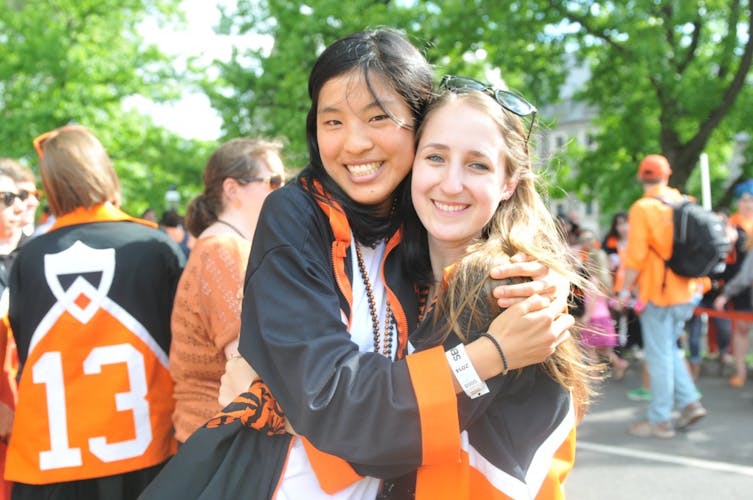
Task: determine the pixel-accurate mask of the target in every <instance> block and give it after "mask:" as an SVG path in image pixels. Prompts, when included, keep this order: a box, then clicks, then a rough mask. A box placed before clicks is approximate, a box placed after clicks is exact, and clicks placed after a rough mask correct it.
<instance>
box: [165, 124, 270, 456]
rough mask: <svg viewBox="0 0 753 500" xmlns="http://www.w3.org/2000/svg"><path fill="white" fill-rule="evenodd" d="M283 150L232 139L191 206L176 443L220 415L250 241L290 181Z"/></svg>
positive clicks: (178, 349) (176, 337)
mask: <svg viewBox="0 0 753 500" xmlns="http://www.w3.org/2000/svg"><path fill="white" fill-rule="evenodd" d="M280 147H281V146H280V144H278V143H276V142H271V141H265V140H254V139H233V140H231V141H229V142H226V143H225V144H223V145H222V146H220V148H219V149H218V150H217V151H215V152H214V153H213V154H212V156H211V157H210V158H209V161H208V162H207V166H206V168H205V170H204V192H203V193H201V194H200V195H199V196H197V197H196V198H195V199H194V200H193V201H192V202H191V203H190V204H189V206H188V209H187V213H186V221H187V227H188V230H189V231H190V232H191V234H193V235H194V236H195V237H196V238H197V240H196V244H195V245H194V247H193V249H192V251H191V256H190V258H189V259H188V263H187V265H186V269H185V271H184V273H183V275H182V276H181V279H180V283H179V284H178V290H177V293H176V296H175V304H174V306H173V313H172V322H171V328H172V344H171V345H170V373H171V374H172V376H173V380H174V382H175V412H174V413H173V423H174V424H175V437H176V438H177V439H178V441H180V442H184V441H185V440H186V439H188V436H190V435H191V434H192V433H193V431H194V430H196V429H197V428H198V427H200V426H201V425H203V424H204V422H206V421H207V420H208V419H209V418H210V417H212V415H214V414H215V413H216V412H217V411H219V410H220V409H221V406H220V404H219V403H218V402H217V395H218V392H219V387H220V377H221V376H222V374H223V373H224V371H225V362H226V361H227V359H228V358H230V357H232V356H234V355H237V345H238V334H239V332H240V313H241V299H242V290H243V280H244V277H245V274H246V264H247V263H248V255H249V252H250V250H251V239H252V237H253V234H254V231H255V229H256V221H257V219H258V218H259V211H260V210H261V206H262V203H263V202H264V199H265V198H266V197H267V195H268V194H269V193H270V192H271V191H273V190H274V189H277V188H278V187H280V186H281V185H282V184H283V181H284V167H283V164H282V161H281V160H280V156H279V151H280Z"/></svg>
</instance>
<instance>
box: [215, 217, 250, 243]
mask: <svg viewBox="0 0 753 500" xmlns="http://www.w3.org/2000/svg"><path fill="white" fill-rule="evenodd" d="M217 222H219V223H220V224H224V225H226V226H227V227H229V228H230V229H232V230H233V231H235V232H236V233H238V236H240V237H241V238H243V239H244V240H245V239H247V238H246V237H245V236H243V233H241V231H240V229H238V228H237V227H235V226H234V225H232V224H230V223H229V222H228V221H226V220H222V219H217Z"/></svg>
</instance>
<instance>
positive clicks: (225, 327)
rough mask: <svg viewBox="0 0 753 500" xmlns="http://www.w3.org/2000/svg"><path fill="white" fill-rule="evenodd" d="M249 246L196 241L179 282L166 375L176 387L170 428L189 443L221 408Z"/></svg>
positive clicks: (226, 239)
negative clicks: (222, 383) (227, 349)
mask: <svg viewBox="0 0 753 500" xmlns="http://www.w3.org/2000/svg"><path fill="white" fill-rule="evenodd" d="M250 251H251V243H250V242H248V241H247V240H245V239H243V238H241V237H239V236H235V235H231V234H226V235H218V236H207V237H204V238H199V239H198V240H197V241H196V244H195V245H194V247H193V249H192V250H191V256H190V257H189V259H188V263H187V264H186V268H185V270H184V271H183V274H182V275H181V278H180V282H179V283H178V290H177V291H176V294H175V304H174V305H173V314H172V320H171V330H172V343H171V345H170V373H171V374H172V377H173V380H174V382H175V388H174V392H173V394H174V396H175V412H174V413H173V423H174V425H175V437H176V439H178V441H181V442H183V441H185V440H186V439H188V436H190V435H191V434H192V433H193V431H195V430H196V429H198V428H199V427H201V426H202V425H204V423H205V422H206V421H207V420H209V419H210V418H211V417H213V416H214V415H215V414H216V413H217V412H218V411H220V410H221V409H222V407H221V406H220V404H219V403H218V402H217V395H218V393H219V390H220V377H221V376H222V374H223V373H224V372H225V361H226V359H227V358H226V356H225V352H224V349H225V346H227V345H228V344H229V343H230V342H231V341H232V340H234V339H237V338H238V334H239V333H240V315H241V300H242V297H243V281H244V279H245V276H246V265H247V263H248V255H249V253H250Z"/></svg>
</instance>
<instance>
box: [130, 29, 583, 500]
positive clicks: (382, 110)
mask: <svg viewBox="0 0 753 500" xmlns="http://www.w3.org/2000/svg"><path fill="white" fill-rule="evenodd" d="M309 95H310V97H311V108H310V110H309V114H308V117H307V138H308V145H309V153H310V154H309V157H310V163H309V165H308V166H307V168H305V169H304V170H303V172H302V173H301V174H300V175H299V177H298V178H297V179H295V181H293V182H290V183H288V184H286V186H285V187H283V188H282V189H278V190H276V191H275V192H273V193H271V194H270V195H269V196H268V197H267V199H266V200H265V202H264V206H263V207H262V213H261V215H260V218H259V223H258V224H257V228H256V233H255V235H254V240H253V247H252V251H251V256H250V259H249V267H248V271H247V276H246V285H245V290H244V300H243V308H242V318H241V336H240V344H239V351H240V353H241V354H242V355H243V357H244V358H245V359H246V360H248V361H250V362H251V364H252V365H253V366H254V367H255V368H256V369H257V370H258V372H259V374H260V375H261V377H262V379H263V380H264V382H260V381H255V382H254V384H253V385H252V387H251V388H250V391H249V392H248V393H247V394H244V395H241V396H239V398H237V400H236V401H234V402H233V403H231V405H229V406H228V407H227V408H226V409H225V410H224V411H223V412H222V413H221V414H220V415H218V416H217V417H216V418H213V419H212V420H210V421H209V422H208V423H207V424H206V425H205V426H204V427H202V428H201V429H199V430H197V431H196V432H195V433H194V434H193V435H192V436H191V437H190V438H189V439H188V441H186V443H185V444H184V445H183V446H182V447H181V449H180V451H179V452H178V454H177V455H176V456H175V457H174V458H173V459H172V460H171V461H170V463H168V465H167V466H166V468H165V469H163V471H162V472H161V474H160V475H159V476H158V477H157V479H156V480H155V482H153V483H152V484H151V485H150V486H149V488H148V489H147V490H146V491H145V493H144V495H143V498H144V499H147V498H188V497H190V498H207V499H209V498H236V497H237V498H240V497H253V498H270V497H277V498H302V497H304V496H305V497H306V498H320V497H327V496H328V495H329V496H332V495H335V496H336V497H338V498H376V497H377V495H383V494H387V493H389V492H390V491H391V490H392V485H391V483H390V481H382V479H383V478H394V477H396V476H399V475H401V474H403V473H404V472H406V471H407V470H410V469H415V468H417V467H418V466H420V465H422V464H426V465H433V464H440V463H446V462H447V461H448V460H453V459H459V457H460V453H461V438H460V424H459V416H458V393H460V392H462V388H461V385H460V383H459V382H458V381H457V380H456V379H455V377H454V375H453V369H452V367H451V365H450V362H449V361H448V358H447V355H446V354H445V349H444V348H443V347H441V346H437V347H435V348H433V349H427V350H425V351H422V352H420V353H414V354H410V353H409V347H408V335H409V334H410V332H412V331H413V330H414V329H415V328H416V326H417V325H418V322H419V317H420V313H421V312H422V310H423V309H424V307H423V306H425V301H426V298H427V294H426V290H424V291H423V293H418V294H417V293H416V283H415V282H413V281H412V280H410V279H408V278H407V277H406V275H407V273H406V264H407V263H406V261H405V260H404V259H403V255H402V254H401V253H400V252H398V249H399V248H400V245H401V241H402V238H403V230H402V228H401V225H402V220H403V217H402V216H403V214H402V207H401V205H400V203H399V199H400V196H401V194H402V193H403V192H404V190H405V189H406V187H407V185H408V182H407V175H408V173H409V171H410V169H411V166H412V163H413V158H414V154H415V144H414V130H415V127H416V126H418V123H419V121H420V118H421V116H422V115H423V113H424V111H425V107H426V105H427V104H428V103H429V101H430V99H431V98H432V96H433V76H432V71H431V68H430V66H429V64H428V63H427V61H426V60H425V59H424V58H423V56H422V55H421V54H420V52H419V51H418V50H417V49H416V48H415V47H413V46H412V45H411V44H410V42H408V41H407V40H406V39H405V38H404V37H403V36H401V35H400V34H398V33H396V32H395V31H393V30H390V29H377V30H372V31H365V32H359V33H354V34H352V35H349V36H346V37H344V38H342V39H340V40H338V41H337V42H335V43H333V44H332V45H330V46H329V47H328V48H327V49H325V50H324V52H323V53H322V54H321V55H320V57H319V59H318V60H317V62H316V63H315V65H314V68H313V70H312V72H311V75H310V78H309ZM505 274H506V275H507V276H511V275H512V276H518V275H524V276H529V277H534V278H536V279H534V280H533V281H529V282H526V283H521V284H517V285H510V286H508V287H507V288H505V289H504V290H500V291H497V292H495V293H497V294H498V295H503V296H504V297H502V298H503V299H505V300H503V304H504V303H506V302H507V301H509V300H510V297H515V296H518V297H519V296H521V295H522V296H526V297H528V298H526V299H524V300H522V301H521V300H517V301H516V303H515V304H513V305H512V306H510V307H508V308H507V309H506V310H505V311H504V312H503V313H501V314H500V315H499V316H498V317H497V318H496V319H495V320H494V321H493V322H492V324H491V325H490V328H489V331H490V332H491V334H492V335H493V336H494V337H495V339H497V341H498V342H499V343H500V345H501V346H502V348H503V349H504V350H505V353H506V360H507V366H508V368H511V369H516V368H521V367H523V366H527V365H530V364H536V363H539V362H541V361H543V360H544V359H546V358H547V357H548V356H549V355H551V354H552V352H553V351H554V349H555V347H556V346H557V345H558V344H559V343H561V342H562V341H564V340H565V339H566V338H567V337H568V328H570V327H571V326H572V325H573V321H574V320H573V318H572V316H570V315H568V314H563V310H564V308H565V304H566V301H567V295H568V290H569V283H568V282H567V280H563V279H561V276H560V275H556V277H557V279H553V275H554V274H555V273H550V272H549V268H548V267H547V266H546V265H544V264H541V263H538V262H534V261H528V260H523V261H518V262H514V263H513V264H511V265H508V266H504V271H501V270H500V272H499V273H495V277H505V276H504V275H505ZM554 282H556V285H555V284H554ZM534 292H539V293H534ZM550 295H551V296H553V298H552V297H550ZM529 296H530V297H529ZM465 350H466V352H467V354H468V359H469V363H472V364H473V366H474V367H475V369H476V371H477V372H478V375H479V378H480V380H486V379H489V378H492V377H493V376H495V375H498V374H500V373H501V372H502V371H503V370H504V366H505V365H504V363H503V361H502V359H501V358H500V356H499V354H498V351H497V350H496V347H495V345H494V344H493V343H492V342H491V341H490V340H489V339H487V338H481V339H476V340H475V341H473V342H471V343H469V344H468V346H466V348H465ZM265 384H267V385H265ZM270 393H271V394H274V398H272V397H271V395H270ZM280 407H282V408H284V409H285V417H287V419H288V420H289V422H290V423H291V424H292V425H293V427H294V428H295V429H296V431H297V432H298V435H296V436H291V435H290V434H286V433H284V421H285V418H282V413H281V412H280V410H279V409H280ZM257 424H258V425H257ZM343 459H344V460H343Z"/></svg>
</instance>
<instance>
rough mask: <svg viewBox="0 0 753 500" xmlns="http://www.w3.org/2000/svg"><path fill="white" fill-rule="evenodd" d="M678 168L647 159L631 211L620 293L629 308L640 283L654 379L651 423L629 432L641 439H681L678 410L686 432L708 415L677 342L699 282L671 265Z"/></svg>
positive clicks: (657, 158)
mask: <svg viewBox="0 0 753 500" xmlns="http://www.w3.org/2000/svg"><path fill="white" fill-rule="evenodd" d="M671 175H672V168H671V167H670V165H669V161H668V160H667V158H666V157H664V156H662V155H658V154H650V155H648V156H646V157H645V158H644V159H643V160H642V161H641V162H640V164H639V166H638V181H639V182H640V183H641V185H642V186H643V197H642V198H640V199H639V200H637V201H636V202H634V203H633V204H632V205H631V207H630V211H629V212H628V225H629V227H630V231H629V232H628V243H627V248H626V251H625V254H626V255H625V280H624V282H623V285H622V288H621V289H620V291H619V293H618V297H619V300H620V303H621V304H623V305H627V303H628V302H629V301H630V300H631V299H632V297H631V295H632V292H631V290H634V289H635V285H637V289H638V298H639V299H640V300H641V301H642V302H643V303H645V304H646V306H645V308H644V309H643V312H642V313H641V315H640V322H641V329H642V331H643V348H644V354H645V359H646V364H647V366H648V371H649V375H650V380H651V401H650V402H649V406H648V413H647V416H646V420H644V421H642V422H638V423H636V424H633V425H631V426H630V428H629V433H630V434H632V435H634V436H638V437H655V438H660V439H669V438H672V437H674V435H675V425H673V423H672V409H673V407H675V406H676V407H677V408H678V409H680V411H681V413H680V418H679V419H678V421H677V423H676V426H677V427H678V428H681V429H682V428H685V427H687V426H689V425H690V424H693V423H695V422H696V421H697V420H699V419H701V418H703V417H704V416H706V409H705V408H704V407H703V406H702V405H701V403H700V401H699V398H698V391H697V389H696V386H695V383H694V382H693V379H692V378H691V376H690V372H689V371H688V368H687V366H686V364H685V356H684V353H681V352H678V349H679V347H678V345H677V340H678V339H679V337H680V335H682V333H683V325H684V324H685V322H686V321H687V320H688V319H689V318H690V317H691V316H692V314H693V308H694V303H695V301H694V299H695V297H696V296H697V294H698V293H699V290H700V288H699V282H698V281H699V280H698V279H696V278H687V277H684V276H679V275H677V274H675V273H674V272H673V271H672V270H671V269H669V268H668V267H667V265H666V264H665V261H666V260H667V259H669V257H670V255H671V254H672V224H673V222H672V207H670V206H669V205H667V204H665V203H663V202H662V201H661V200H660V199H658V198H662V199H666V200H669V201H674V200H678V201H679V200H680V199H681V198H682V194H681V193H680V192H679V191H678V190H677V189H674V188H671V187H669V185H668V182H669V177H670V176H671Z"/></svg>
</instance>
